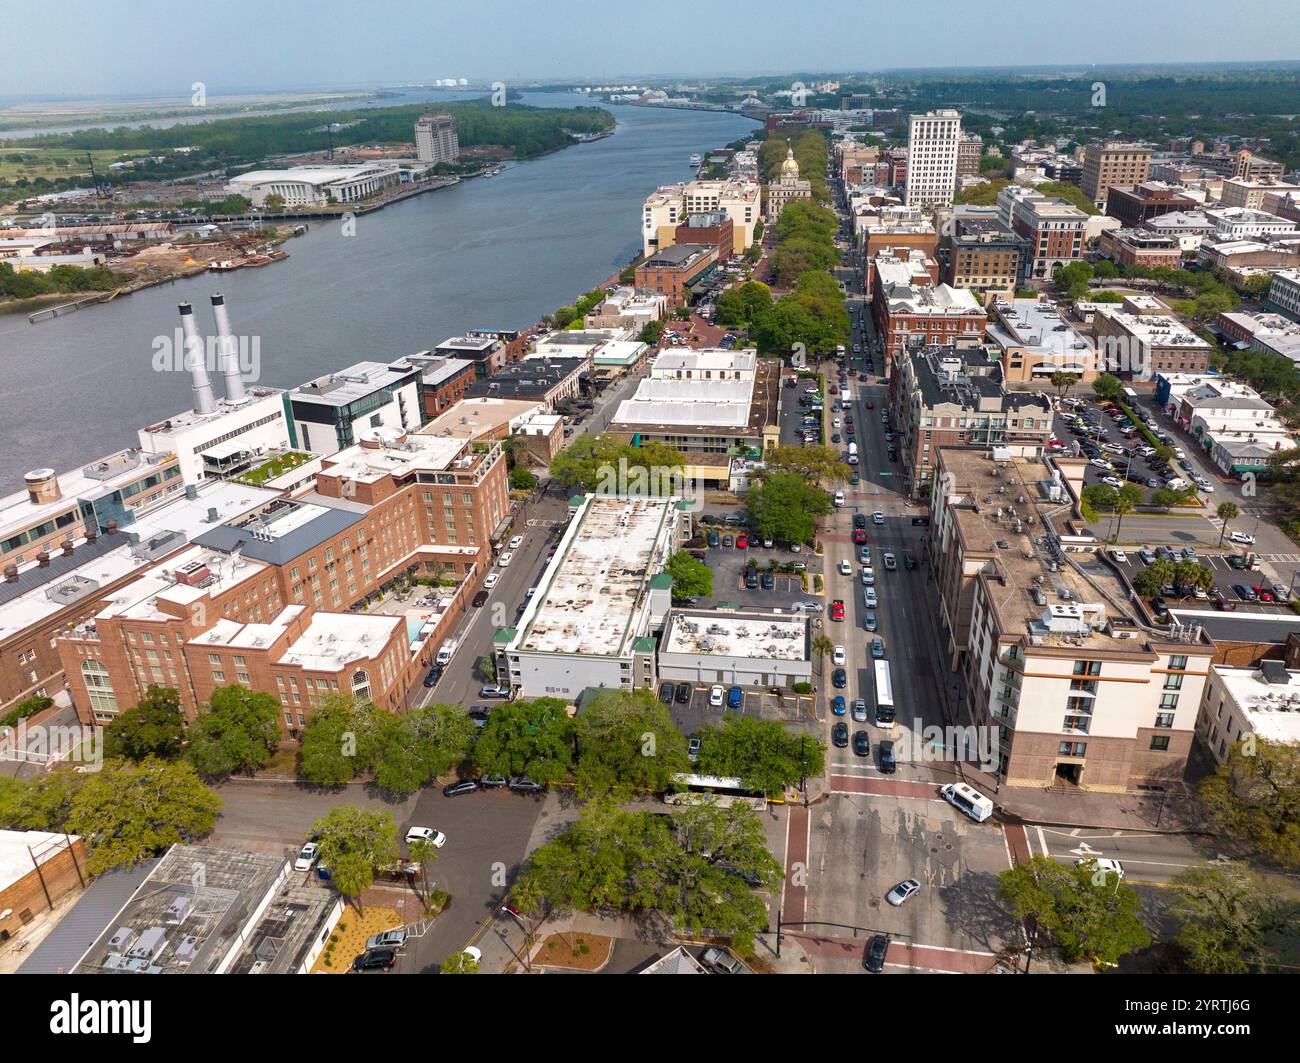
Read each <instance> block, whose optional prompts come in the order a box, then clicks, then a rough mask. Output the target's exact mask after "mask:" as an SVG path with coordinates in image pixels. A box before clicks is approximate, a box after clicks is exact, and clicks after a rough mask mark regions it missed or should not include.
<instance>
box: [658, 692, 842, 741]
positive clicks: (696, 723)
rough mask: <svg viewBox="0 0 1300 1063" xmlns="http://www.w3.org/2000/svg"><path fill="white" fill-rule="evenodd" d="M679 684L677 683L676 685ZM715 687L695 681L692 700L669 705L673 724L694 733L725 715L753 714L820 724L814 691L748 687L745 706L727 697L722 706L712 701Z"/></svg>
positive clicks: (774, 718) (744, 695) (787, 721)
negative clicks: (733, 704)
mask: <svg viewBox="0 0 1300 1063" xmlns="http://www.w3.org/2000/svg"><path fill="white" fill-rule="evenodd" d="M678 685H679V684H677V683H673V686H674V687H676V686H678ZM711 689H712V687H711V686H698V685H695V684H692V685H691V699H690V701H689V702H687V703H685V704H682V703H679V702H677V701H676V700H674V701H673V703H672V705H671V706H669V711H670V712H671V714H672V718H673V723H675V724H676V725H677V729H678V730H679V731H681V732H682V734H684V735H692V734H694V733H695V732H696V731H698V730H699V729H700V728H701V727H702V726H703V725H704V724H706V723H709V724H714V725H717V724H720V723H721V722H722V718H723V717H724V716H752V717H754V718H755V719H760V720H778V721H780V722H781V723H792V724H810V725H814V724H816V723H817V717H816V714H815V712H814V708H815V699H814V698H813V696H812V695H811V694H795V693H793V692H791V691H788V690H786V691H783V692H782V693H780V694H773V693H772V692H770V691H769V690H767V689H766V688H764V689H753V688H745V689H744V690H742V693H741V707H740V708H739V709H729V708H727V706H726V700H725V699H724V700H723V704H722V705H721V706H714V705H710V704H709V691H710V690H711ZM724 689H727V688H725V687H724Z"/></svg>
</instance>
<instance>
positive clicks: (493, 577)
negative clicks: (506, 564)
mask: <svg viewBox="0 0 1300 1063" xmlns="http://www.w3.org/2000/svg"><path fill="white" fill-rule="evenodd" d="M500 582H501V573H500V572H489V573H488V574H487V576H486V577H485V578H484V580H483V589H484V590H489V591H490V590H491V589H492V588H493V587H495V586H496V585H497V584H498V583H500Z"/></svg>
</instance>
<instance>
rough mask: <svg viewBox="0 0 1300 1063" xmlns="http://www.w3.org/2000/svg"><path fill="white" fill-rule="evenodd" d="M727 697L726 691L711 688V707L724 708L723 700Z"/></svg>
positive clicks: (718, 687) (717, 687) (716, 687)
mask: <svg viewBox="0 0 1300 1063" xmlns="http://www.w3.org/2000/svg"><path fill="white" fill-rule="evenodd" d="M725 696H726V691H725V690H724V689H723V688H722V687H720V686H715V687H710V688H709V705H710V706H711V707H713V708H715V709H720V708H722V699H723V698H724V697H725Z"/></svg>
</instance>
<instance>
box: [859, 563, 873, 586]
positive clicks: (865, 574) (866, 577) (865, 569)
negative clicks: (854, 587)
mask: <svg viewBox="0 0 1300 1063" xmlns="http://www.w3.org/2000/svg"><path fill="white" fill-rule="evenodd" d="M875 582H876V574H875V573H874V572H872V571H871V566H870V565H863V566H862V586H864V587H870V586H871V585H872V584H873V583H875Z"/></svg>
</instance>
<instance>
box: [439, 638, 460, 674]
mask: <svg viewBox="0 0 1300 1063" xmlns="http://www.w3.org/2000/svg"><path fill="white" fill-rule="evenodd" d="M459 648H460V641H459V640H457V639H449V640H448V641H446V642H444V643H443V644H442V648H441V649H440V650H439V651H438V656H437V658H436V659H435V663H437V664H438V665H439V666H440V667H443V668H446V667H447V665H449V664H450V663H451V659H452V657H453V656H454V655H455V653H456V650H457V649H459Z"/></svg>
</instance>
